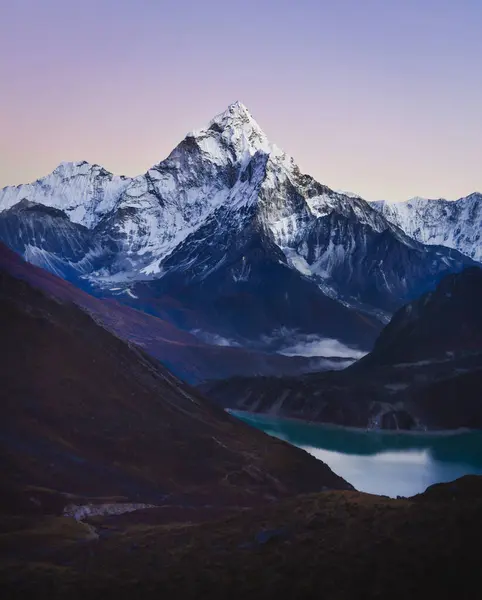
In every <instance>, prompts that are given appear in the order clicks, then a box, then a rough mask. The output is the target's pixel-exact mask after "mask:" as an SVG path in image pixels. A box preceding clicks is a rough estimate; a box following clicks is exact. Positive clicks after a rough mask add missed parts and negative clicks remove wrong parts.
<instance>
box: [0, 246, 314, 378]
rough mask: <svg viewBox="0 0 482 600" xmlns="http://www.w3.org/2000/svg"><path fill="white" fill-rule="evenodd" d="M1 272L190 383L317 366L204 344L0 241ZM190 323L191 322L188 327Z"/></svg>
mask: <svg viewBox="0 0 482 600" xmlns="http://www.w3.org/2000/svg"><path fill="white" fill-rule="evenodd" d="M0 268H2V269H4V270H5V271H6V272H8V273H10V274H11V275H13V276H14V277H17V278H20V279H23V280H24V281H27V282H28V283H30V284H31V285H32V286H34V287H35V288H38V289H40V290H43V291H44V292H46V293H48V294H49V295H52V296H53V297H55V298H57V299H59V300H61V301H65V300H67V301H70V302H74V303H75V304H77V305H79V306H81V307H82V308H83V309H84V310H87V311H88V312H89V314H91V315H93V316H94V317H95V319H97V320H99V321H101V322H102V323H103V324H104V325H105V326H107V327H108V328H109V329H110V330H111V331H113V332H114V333H116V334H117V335H119V336H120V337H122V338H123V339H125V340H127V341H132V342H134V343H136V344H138V345H139V346H141V347H142V348H143V349H144V350H145V351H146V352H147V353H148V354H150V355H151V356H153V357H154V358H157V359H158V360H160V361H161V362H162V363H163V364H164V365H165V366H166V367H168V368H169V369H170V370H171V371H172V372H173V373H174V374H176V375H177V376H179V377H181V378H182V379H184V380H185V381H187V382H189V383H198V382H200V381H203V380H205V379H212V378H218V377H229V376H232V375H236V374H245V375H255V374H258V375H263V374H264V375H277V374H281V373H284V374H287V373H291V374H299V373H305V372H310V371H314V370H318V369H319V368H320V364H321V363H320V360H319V359H316V358H315V359H310V358H305V357H286V356H282V355H280V354H267V353H265V352H258V351H255V350H252V349H247V348H241V347H229V346H217V345H213V344H208V343H205V342H203V341H202V340H201V339H199V338H198V337H196V336H195V335H193V334H191V333H189V332H188V331H185V330H182V329H180V328H178V327H176V326H174V325H173V324H172V323H170V322H169V321H168V320H166V319H162V318H157V317H154V316H151V315H149V314H147V313H145V312H142V311H139V310H135V309H134V308H131V307H128V306H126V305H125V304H121V303H119V302H117V301H116V300H114V299H112V298H106V299H100V298H96V297H94V296H92V295H90V294H87V293H85V292H84V291H82V290H80V289H78V288H77V287H74V286H73V285H71V284H70V283H68V282H67V281H64V280H63V279H60V278H59V277H56V276H54V275H52V274H51V273H49V272H47V271H46V270H44V269H41V268H39V267H36V266H34V265H31V264H28V263H26V262H25V261H24V260H22V259H21V258H20V256H18V255H17V254H16V253H14V252H12V251H11V250H9V249H8V248H7V247H5V246H4V245H3V244H1V243H0ZM164 302H165V305H166V312H171V313H174V312H176V310H177V308H176V307H180V306H181V305H180V303H179V301H175V300H174V299H173V298H166V299H165V300H164ZM159 310H160V312H162V310H161V309H159ZM185 313H186V309H185V308H182V314H185ZM185 319H186V317H185ZM184 322H185V321H184ZM195 324H196V322H195V321H193V326H194V325H195Z"/></svg>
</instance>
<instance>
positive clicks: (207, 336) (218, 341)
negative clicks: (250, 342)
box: [191, 329, 241, 348]
mask: <svg viewBox="0 0 482 600" xmlns="http://www.w3.org/2000/svg"><path fill="white" fill-rule="evenodd" d="M191 333H192V334H193V335H195V336H196V337H197V338H199V339H200V340H202V341H203V342H205V343H206V344H210V345H211V346H229V347H232V348H239V347H240V346H241V344H238V342H235V341H234V340H229V339H228V338H225V337H223V336H222V335H218V334H217V333H209V332H208V331H201V329H193V330H192V331H191Z"/></svg>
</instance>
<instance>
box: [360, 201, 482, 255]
mask: <svg viewBox="0 0 482 600" xmlns="http://www.w3.org/2000/svg"><path fill="white" fill-rule="evenodd" d="M371 204H372V205H373V206H374V208H376V209H377V210H378V211H379V212H380V214H382V215H383V216H384V217H385V218H386V219H387V220H389V221H390V222H392V223H393V224H395V225H397V226H398V227H400V228H401V229H402V230H403V231H404V232H405V233H406V234H407V235H409V236H410V237H412V238H414V239H415V240H417V241H419V242H422V243H423V244H436V245H441V246H447V247H449V248H454V249H456V250H458V251H459V252H462V253H463V254H466V255H467V256H469V257H470V258H472V259H474V260H476V261H478V262H482V241H481V234H482V194H480V193H478V192H474V193H473V194H470V195H469V196H465V197H463V198H459V199H458V200H454V201H450V200H444V199H442V198H441V199H438V200H430V199H428V198H420V197H416V198H412V199H410V200H407V201H406V202H387V201H385V200H380V201H376V202H372V203H371Z"/></svg>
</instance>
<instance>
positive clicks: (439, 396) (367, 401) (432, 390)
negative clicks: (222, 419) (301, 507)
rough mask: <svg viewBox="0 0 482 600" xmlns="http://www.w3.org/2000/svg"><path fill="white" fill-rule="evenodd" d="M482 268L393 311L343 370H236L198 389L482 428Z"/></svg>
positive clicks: (231, 397) (342, 415)
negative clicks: (370, 345)
mask: <svg viewBox="0 0 482 600" xmlns="http://www.w3.org/2000/svg"><path fill="white" fill-rule="evenodd" d="M481 302H482V270H481V269H478V268H473V269H468V270H466V271H464V272H462V273H460V274H458V275H452V276H448V277H447V278H445V279H444V280H443V281H442V282H441V283H440V284H439V286H438V287H437V288H436V289H435V290H434V291H433V292H430V293H428V294H426V295H424V296H422V297H421V298H419V299H418V300H416V301H414V302H412V303H410V304H408V305H407V306H405V307H404V308H401V309H400V310H399V311H398V312H397V313H395V315H394V317H393V319H392V320H391V322H390V323H389V325H387V326H386V327H385V329H384V330H383V331H382V333H381V334H380V336H379V338H378V340H377V341H376V343H375V346H374V349H373V351H372V352H371V353H370V354H368V355H367V356H365V357H364V358H362V359H360V360H359V361H358V362H356V363H355V364H354V365H352V366H351V367H348V368H347V369H345V370H343V371H339V372H336V373H335V372H331V373H320V374H309V375H305V376H301V377H280V378H269V377H259V378H242V377H238V378H231V379H227V380H225V381H220V382H212V383H207V384H205V385H203V386H201V389H202V390H203V391H204V392H205V393H206V394H207V395H208V396H209V397H211V398H213V399H214V400H216V401H217V402H219V403H220V404H221V405H223V406H225V407H230V408H236V409H240V410H247V411H254V412H267V413H270V414H276V415H280V416H288V417H298V418H302V419H308V420H317V421H322V422H326V423H335V424H339V425H349V426H355V427H368V428H386V429H456V428H459V427H468V428H482V405H481V404H480V389H481V387H482V319H481V311H480V306H481Z"/></svg>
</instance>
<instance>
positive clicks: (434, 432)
mask: <svg viewBox="0 0 482 600" xmlns="http://www.w3.org/2000/svg"><path fill="white" fill-rule="evenodd" d="M225 411H226V412H227V413H229V414H230V415H233V416H234V417H236V416H237V415H246V416H247V418H249V417H250V416H252V417H253V418H255V419H256V418H260V419H263V418H265V419H267V420H270V419H275V420H279V421H292V422H294V423H301V424H303V425H307V426H310V427H317V426H321V427H325V428H330V429H337V430H346V431H353V432H354V433H375V434H376V433H379V434H383V435H385V434H388V435H413V436H420V435H427V436H449V435H462V434H466V433H475V432H480V431H482V430H480V429H469V428H467V427H459V428H458V429H381V428H378V429H375V428H371V429H368V428H364V427H354V426H351V425H338V424H337V423H327V422H325V421H309V420H307V419H301V418H300V417H283V416H279V415H273V414H270V413H259V412H252V411H249V410H238V409H232V408H226V409H225ZM245 422H246V421H245Z"/></svg>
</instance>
